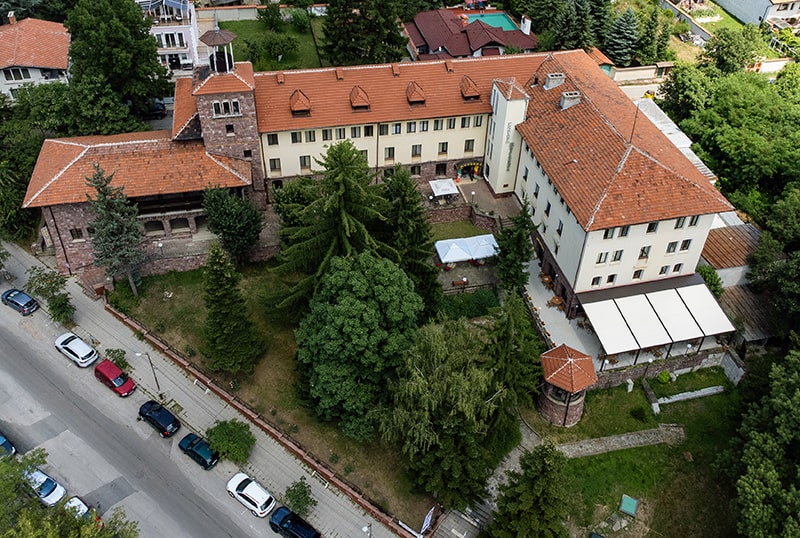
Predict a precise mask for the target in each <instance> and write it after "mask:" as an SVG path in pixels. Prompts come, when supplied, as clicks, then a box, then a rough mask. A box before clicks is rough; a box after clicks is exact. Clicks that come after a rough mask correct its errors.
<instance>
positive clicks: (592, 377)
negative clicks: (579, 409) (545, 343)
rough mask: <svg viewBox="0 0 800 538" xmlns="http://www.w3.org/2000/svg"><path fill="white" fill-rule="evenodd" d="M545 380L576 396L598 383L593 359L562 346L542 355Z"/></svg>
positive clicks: (564, 345)
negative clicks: (577, 393)
mask: <svg viewBox="0 0 800 538" xmlns="http://www.w3.org/2000/svg"><path fill="white" fill-rule="evenodd" d="M541 358H542V368H543V369H544V380H545V381H547V382H548V383H550V384H551V385H554V386H556V387H558V388H560V389H564V390H565V391H567V392H569V393H571V394H575V393H576V392H580V391H582V390H583V389H585V388H587V387H590V386H592V385H594V384H595V383H597V374H596V373H595V371H594V363H593V362H592V357H590V356H589V355H587V354H585V353H581V352H580V351H578V350H576V349H573V348H571V347H569V346H568V345H566V344H561V345H560V346H558V347H554V348H553V349H551V350H549V351H545V352H544V353H542V356H541Z"/></svg>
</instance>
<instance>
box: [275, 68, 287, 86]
mask: <svg viewBox="0 0 800 538" xmlns="http://www.w3.org/2000/svg"><path fill="white" fill-rule="evenodd" d="M275 78H277V80H278V84H283V83H284V82H285V81H286V80H285V79H284V78H283V71H278V74H277V75H276V76H275Z"/></svg>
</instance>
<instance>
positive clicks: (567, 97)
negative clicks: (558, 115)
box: [561, 92, 581, 110]
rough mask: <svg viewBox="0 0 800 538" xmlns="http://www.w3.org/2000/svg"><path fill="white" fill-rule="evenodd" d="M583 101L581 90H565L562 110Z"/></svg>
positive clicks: (562, 98)
mask: <svg viewBox="0 0 800 538" xmlns="http://www.w3.org/2000/svg"><path fill="white" fill-rule="evenodd" d="M580 102H581V92H563V93H562V94H561V110H566V109H568V108H569V107H571V106H575V105H577V104H578V103H580Z"/></svg>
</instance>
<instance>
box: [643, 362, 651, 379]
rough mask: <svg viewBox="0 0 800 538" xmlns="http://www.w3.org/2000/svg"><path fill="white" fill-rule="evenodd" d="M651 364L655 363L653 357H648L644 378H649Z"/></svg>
mask: <svg viewBox="0 0 800 538" xmlns="http://www.w3.org/2000/svg"><path fill="white" fill-rule="evenodd" d="M651 364H653V357H647V366H645V368H644V375H643V376H642V378H644V379H647V371H648V370H649V369H650V365H651Z"/></svg>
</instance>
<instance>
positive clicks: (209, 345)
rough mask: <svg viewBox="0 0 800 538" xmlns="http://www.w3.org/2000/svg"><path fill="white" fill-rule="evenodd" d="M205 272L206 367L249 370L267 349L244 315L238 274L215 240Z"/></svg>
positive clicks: (245, 309) (243, 302)
mask: <svg viewBox="0 0 800 538" xmlns="http://www.w3.org/2000/svg"><path fill="white" fill-rule="evenodd" d="M204 276H205V297H204V300H205V304H206V325H205V347H204V349H203V353H204V354H205V356H206V358H207V359H208V368H209V369H210V370H211V371H214V372H217V371H220V370H224V371H225V372H229V373H231V374H237V373H239V372H243V373H245V374H252V373H253V369H254V368H255V364H256V362H257V361H258V359H259V357H261V356H262V355H263V354H264V353H265V351H266V349H265V346H264V342H263V340H262V339H261V338H260V337H259V336H258V335H257V334H256V331H255V327H254V326H253V323H252V322H251V321H250V318H249V317H248V315H247V302H246V301H245V298H244V296H243V295H242V292H241V291H240V290H239V279H240V278H241V275H239V273H237V272H236V268H235V267H234V266H233V263H232V262H231V259H230V257H228V254H227V253H226V252H225V251H224V250H223V249H222V247H221V246H220V245H219V244H218V243H213V244H212V245H211V248H210V249H209V251H208V259H207V261H206V266H205V269H204Z"/></svg>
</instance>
